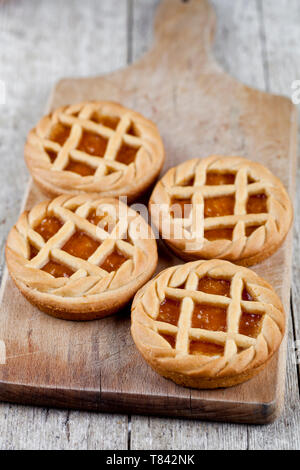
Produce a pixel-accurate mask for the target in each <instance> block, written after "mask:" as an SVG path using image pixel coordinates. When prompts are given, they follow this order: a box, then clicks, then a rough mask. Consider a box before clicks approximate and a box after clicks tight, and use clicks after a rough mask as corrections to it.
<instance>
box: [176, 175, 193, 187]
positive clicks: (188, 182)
mask: <svg viewBox="0 0 300 470" xmlns="http://www.w3.org/2000/svg"><path fill="white" fill-rule="evenodd" d="M194 183H195V176H194V175H193V176H190V177H189V178H188V179H187V180H185V181H183V182H182V183H180V186H194Z"/></svg>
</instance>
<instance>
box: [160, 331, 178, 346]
mask: <svg viewBox="0 0 300 470" xmlns="http://www.w3.org/2000/svg"><path fill="white" fill-rule="evenodd" d="M160 336H162V337H163V338H164V339H165V340H166V341H168V343H169V344H170V345H171V346H172V348H173V349H175V346H176V337H175V336H172V335H165V334H162V333H160Z"/></svg>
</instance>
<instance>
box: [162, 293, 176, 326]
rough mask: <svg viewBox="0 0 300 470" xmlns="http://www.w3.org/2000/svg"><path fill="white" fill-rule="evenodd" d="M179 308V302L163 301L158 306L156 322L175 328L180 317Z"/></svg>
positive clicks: (172, 300)
mask: <svg viewBox="0 0 300 470" xmlns="http://www.w3.org/2000/svg"><path fill="white" fill-rule="evenodd" d="M180 306H181V301H180V300H174V299H168V298H167V299H165V300H163V301H162V303H161V304H160V306H159V314H158V317H157V318H156V320H157V321H162V322H165V323H171V325H175V326H177V324H178V320H179V316H180Z"/></svg>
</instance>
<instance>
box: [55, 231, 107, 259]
mask: <svg viewBox="0 0 300 470" xmlns="http://www.w3.org/2000/svg"><path fill="white" fill-rule="evenodd" d="M98 246H100V243H99V242H96V241H95V240H93V238H91V237H90V236H89V235H87V234H86V233H84V232H82V231H79V230H77V231H76V232H75V233H74V234H73V235H72V237H71V238H70V239H69V240H68V241H67V242H66V243H65V244H64V246H63V247H62V250H64V251H66V252H67V253H69V254H70V255H73V256H76V257H77V258H82V259H88V258H89V257H90V256H91V255H92V254H93V253H94V252H95V251H96V250H97V248H98Z"/></svg>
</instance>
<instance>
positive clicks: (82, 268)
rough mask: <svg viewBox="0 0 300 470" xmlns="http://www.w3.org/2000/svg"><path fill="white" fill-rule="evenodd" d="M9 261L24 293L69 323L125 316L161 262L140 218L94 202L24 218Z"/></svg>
mask: <svg viewBox="0 0 300 470" xmlns="http://www.w3.org/2000/svg"><path fill="white" fill-rule="evenodd" d="M149 234H150V235H152V236H151V237H149ZM6 255H7V264H8V268H9V271H10V273H11V275H12V277H13V279H14V281H15V282H16V284H17V286H18V287H19V288H20V290H21V292H22V293H23V294H24V295H25V296H26V297H27V298H29V300H30V301H32V303H34V304H36V305H38V306H39V308H41V309H42V310H45V311H47V313H51V314H54V315H56V316H60V317H63V318H70V319H91V318H98V317H101V316H104V315H107V314H110V313H113V312H114V311H116V310H118V309H119V308H121V307H122V306H123V305H124V304H125V303H126V302H127V301H128V300H129V299H130V297H131V296H132V295H133V294H134V293H135V292H136V290H137V289H138V288H139V287H140V286H141V285H142V284H143V283H144V282H145V280H147V279H149V277H151V275H152V273H153V271H154V269H155V267H156V263H157V249H156V242H155V239H154V235H153V233H152V231H151V229H150V227H149V226H148V225H147V224H146V222H145V221H144V219H143V218H142V217H141V216H140V215H138V214H137V213H136V212H135V211H133V210H132V209H129V208H128V206H126V205H125V204H123V203H121V202H119V201H117V200H115V199H98V198H96V196H95V197H94V198H92V197H90V196H88V195H81V196H77V197H71V196H60V197H58V198H56V199H54V200H53V201H45V202H43V203H41V204H38V205H37V206H35V207H34V208H33V209H32V210H31V211H29V212H24V213H23V214H22V215H21V216H20V219H19V221H18V222H17V224H16V226H15V227H13V229H12V230H11V232H10V234H9V237H8V241H7V249H6Z"/></svg>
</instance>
